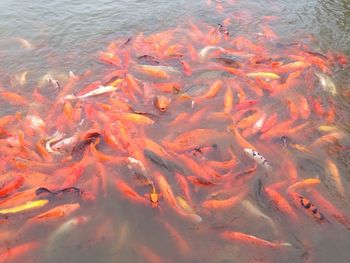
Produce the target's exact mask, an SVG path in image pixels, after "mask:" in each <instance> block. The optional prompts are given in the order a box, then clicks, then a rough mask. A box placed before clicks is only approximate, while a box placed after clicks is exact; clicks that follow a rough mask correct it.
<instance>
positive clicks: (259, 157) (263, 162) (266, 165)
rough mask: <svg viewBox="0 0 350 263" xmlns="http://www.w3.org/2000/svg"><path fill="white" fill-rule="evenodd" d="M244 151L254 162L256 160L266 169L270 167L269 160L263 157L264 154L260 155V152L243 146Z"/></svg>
mask: <svg viewBox="0 0 350 263" xmlns="http://www.w3.org/2000/svg"><path fill="white" fill-rule="evenodd" d="M244 152H245V153H246V154H247V155H248V156H249V157H250V158H251V159H253V160H254V161H255V162H257V163H258V164H259V165H261V166H263V167H264V168H265V169H266V170H270V169H271V165H270V164H269V162H268V161H267V160H266V159H265V157H264V156H262V155H261V154H260V153H258V152H257V151H255V150H253V149H249V148H245V149H244Z"/></svg>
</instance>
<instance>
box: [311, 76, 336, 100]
mask: <svg viewBox="0 0 350 263" xmlns="http://www.w3.org/2000/svg"><path fill="white" fill-rule="evenodd" d="M315 75H316V76H317V77H318V79H319V81H320V83H321V86H322V88H323V90H324V91H326V92H329V93H331V94H332V95H333V96H334V95H337V87H336V86H335V84H334V82H333V80H332V79H331V77H329V76H328V75H326V74H323V73H320V72H315Z"/></svg>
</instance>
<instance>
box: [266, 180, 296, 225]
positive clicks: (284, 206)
mask: <svg viewBox="0 0 350 263" xmlns="http://www.w3.org/2000/svg"><path fill="white" fill-rule="evenodd" d="M265 192H266V194H267V195H268V196H269V197H270V199H271V200H272V201H273V202H274V204H275V205H276V207H277V208H278V209H280V210H281V212H283V213H285V214H287V215H288V216H290V217H291V218H292V219H293V220H294V221H296V222H297V221H298V216H297V215H296V213H295V212H294V210H293V208H292V207H291V206H290V205H289V203H288V201H287V200H286V199H285V198H284V197H283V196H282V195H281V194H280V193H279V192H277V191H275V190H273V189H272V188H270V187H266V188H265Z"/></svg>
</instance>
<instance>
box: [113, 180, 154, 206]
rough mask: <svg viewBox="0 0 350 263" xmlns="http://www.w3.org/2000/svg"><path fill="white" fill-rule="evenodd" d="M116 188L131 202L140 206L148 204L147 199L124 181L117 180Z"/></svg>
mask: <svg viewBox="0 0 350 263" xmlns="http://www.w3.org/2000/svg"><path fill="white" fill-rule="evenodd" d="M115 186H116V188H117V189H118V190H119V192H121V193H122V194H123V195H124V197H126V198H127V199H129V200H130V201H132V202H134V203H138V204H148V203H147V201H146V199H145V198H143V197H142V196H141V195H139V194H138V193H136V192H135V191H134V190H133V189H132V188H131V187H130V186H129V185H127V184H126V183H125V182H124V181H123V180H121V179H116V180H115Z"/></svg>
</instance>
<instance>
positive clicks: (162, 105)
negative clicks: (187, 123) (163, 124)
mask: <svg viewBox="0 0 350 263" xmlns="http://www.w3.org/2000/svg"><path fill="white" fill-rule="evenodd" d="M170 102H171V100H170V99H169V98H167V97H165V96H156V97H155V99H154V105H155V106H156V107H157V109H158V110H160V111H161V112H165V111H166V110H167V109H168V107H169V104H170Z"/></svg>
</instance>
